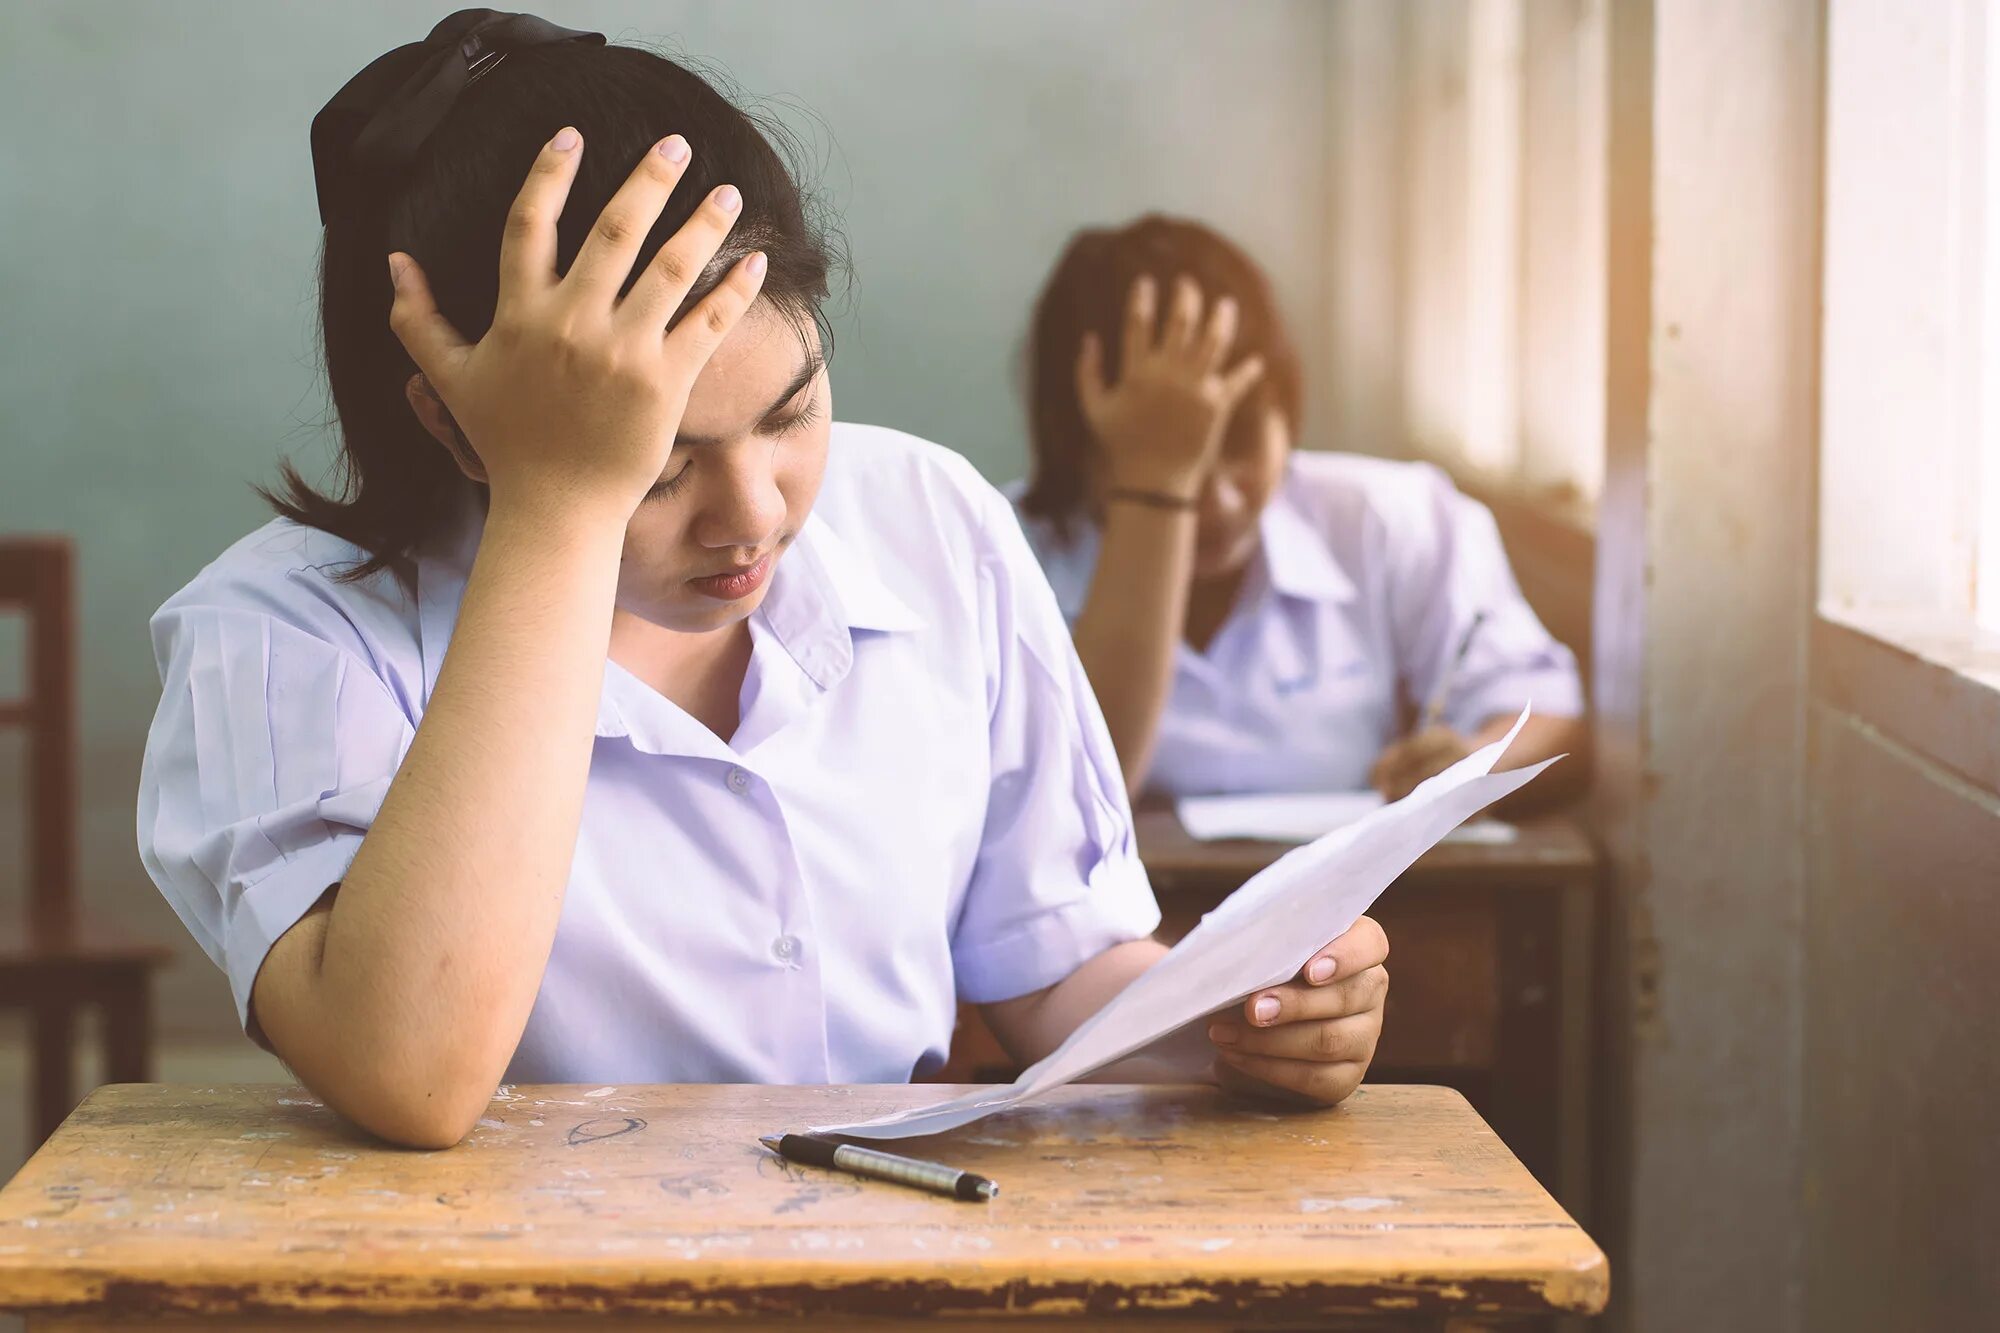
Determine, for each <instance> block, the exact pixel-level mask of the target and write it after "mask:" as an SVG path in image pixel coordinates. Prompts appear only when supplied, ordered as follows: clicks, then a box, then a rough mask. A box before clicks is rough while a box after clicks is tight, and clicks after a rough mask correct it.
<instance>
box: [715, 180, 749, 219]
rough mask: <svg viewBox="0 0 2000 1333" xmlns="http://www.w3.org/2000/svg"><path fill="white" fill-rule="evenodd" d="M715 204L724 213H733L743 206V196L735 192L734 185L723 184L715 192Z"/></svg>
mask: <svg viewBox="0 0 2000 1333" xmlns="http://www.w3.org/2000/svg"><path fill="white" fill-rule="evenodd" d="M715 206H716V207H717V208H719V209H721V210H722V211H723V212H725V213H734V212H735V211H736V210H737V209H739V208H741V207H743V196H742V195H740V194H738V193H737V192H736V187H735V186H734V185H725V186H723V187H722V188H721V189H719V190H717V191H716V192H715Z"/></svg>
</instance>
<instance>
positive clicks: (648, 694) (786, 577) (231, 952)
mask: <svg viewBox="0 0 2000 1333" xmlns="http://www.w3.org/2000/svg"><path fill="white" fill-rule="evenodd" d="M313 157H314V169H315V174H316V177H317V183H318V190H319V199H320V207H321V214H322V219H323V221H324V224H325V236H324V252H323V260H322V265H321V272H320V290H321V303H322V314H323V338H324V347H325V355H326V365H327V372H328V377H329V380H330V382H331V390H332V396H333V401H334V405H335V407H336V409H337V411H338V416H339V424H340V442H341V447H342V463H343V465H344V473H343V477H342V484H341V485H340V486H338V487H336V488H335V489H333V490H332V491H331V492H327V493H322V492H319V491H315V490H313V489H312V488H310V487H309V486H307V485H306V484H305V483H304V482H303V481H302V480H300V479H299V478H298V477H297V476H296V475H295V474H288V476H287V484H286V485H285V487H284V488H283V490H282V491H281V493H280V495H279V496H278V499H277V506H278V509H279V511H280V513H281V515H282V517H280V518H279V519H278V520H276V521H275V522H272V523H270V524H268V525H266V526H265V527H263V528H261V529H259V530H258V531H257V532H255V533H252V534H251V535H250V536H248V537H246V538H245V539H243V540H242V541H240V542H238V543H237V544H236V545H234V546H232V547H230V548H229V549H228V550H227V551H225V552H224V553H223V554H222V555H221V556H220V557H219V558H218V559H217V560H216V561H215V562H214V563H213V564H211V565H210V566H209V567H208V568H206V569H205V570H203V571H202V572H201V573H200V574H199V575H197V576H196V578H195V579H194V581H193V582H192V583H190V584H189V585H188V586H187V587H186V588H185V589H183V590H182V591H181V592H179V593H177V594H176V595H175V596H174V597H173V598H171V599H170V600H169V601H168V602H167V603H166V605H165V606H163V607H162V608H161V609H160V611H159V613H158V615H157V616H156V617H155V619H154V621H153V626H152V629H153V640H154V646H155V651H156V653H157V656H158V661H159V667H160V673H161V679H162V683H163V697H162V699H161V702H160V708H159V713H158V716H157V717H156V719H155V721H154V724H153V727H152V731H151V735H150V736H149V738H148V744H147V750H146V758H145V765H144V775H143V779H142V785H141V791H140V797H139V826H138V832H139V843H140V849H141V852H142V854H143V856H144V859H145V862H146V866H147V868H148V870H149V871H150V872H151V873H152V875H153V877H154V879H155V881H156V882H157V883H158V884H159V887H160V889H161V891H162V892H163V893H164V894H165V895H166V896H167V898H168V899H169V901H171V902H172V904H173V905H174V907H175V909H176V910H177V911H178V912H179V913H180V915H181V918H182V919H183V921H185V922H186V924H187V926H188V928H189V929H190V930H191V931H192V932H193V933H194V935H195V937H196V938H197V939H198V940H199V941H200V942H201V944H202V945H203V947H204V948H205V949H206V950H207V951H208V953H209V954H210V956H211V957H212V958H213V959H214V960H215V961H216V962H217V963H218V964H219V965H220V966H221V967H222V968H223V969H225V971H226V972H227V974H228V976H229V980H230V984H231V987H232V989H233V991H234V994H235V999H236V1004H237V1010H238V1014H239V1016H240V1018H241V1019H242V1021H243V1023H244V1025H245V1028H246V1030H247V1031H248V1032H249V1033H250V1034H251V1035H252V1036H253V1037H254V1038H255V1039H257V1040H259V1041H260V1042H263V1043H264V1044H266V1045H267V1046H268V1047H269V1048H270V1049H272V1050H273V1051H275V1052H276V1053H277V1054H278V1055H279V1056H281V1057H282V1058H283V1059H284V1060H285V1061H286V1062H287V1063H288V1064H289V1065H291V1066H292V1068H293V1069H294V1070H296V1071H297V1073H298V1074H299V1076H300V1077H301V1078H302V1079H303V1080H304V1081H305V1083H306V1084H308V1085H309V1086H310V1087H311V1088H313V1089H314V1090H315V1091H316V1092H318V1093H319V1094H321V1095H322V1096H323V1097H325V1099H326V1100H327V1101H328V1102H329V1103H330V1104H332V1105H333V1106H334V1107H335V1108H337V1109H338V1110H340V1111H342V1112H344V1113H345V1114H346V1115H348V1116H349V1117H351V1118H352V1119H353V1120H355V1121H357V1122H358V1123H360V1124H361V1125H363V1126H365V1127H367V1128H368V1129H371V1130H373V1131H375V1132H376V1133H378V1134H380V1135H383V1136H385V1137H387V1138H389V1139H393V1140H398V1141H401V1142H404V1143H409V1144H415V1145H445V1144H450V1143H452V1142H454V1141H456V1140H457V1139H459V1138H460V1137H461V1136H462V1135H464V1134H465V1133H466V1132H467V1130H468V1129H469V1128H470V1126H471V1125H472V1124H473V1122H474V1120H475V1119H476V1118H477V1117H478V1115H479V1114H480V1113H481V1112H482V1110H483V1109H484V1107H485V1105H486V1103H487V1101H488V1099H489V1098H490V1096H491V1094H492V1092H493V1089H494V1087H495V1085H496V1084H498V1083H499V1082H500V1081H501V1079H502V1078H503V1076H504V1077H507V1078H511V1079H518V1080H524V1081H532V1080H558V1081H586V1082H592V1083H597V1082H605V1083H610V1082H638V1081H698V1080H726V1081H770V1082H779V1081H783V1082H800V1083H817V1082H863V1083H865V1082H878V1081H897V1080H905V1079H908V1078H910V1077H911V1076H912V1075H913V1074H920V1073H922V1072H924V1071H925V1070H927V1069H930V1068H933V1067H935V1066H936V1065H937V1064H938V1063H940V1062H941V1060H942V1059H943V1056H944V1054H945V1050H946V1046H947V1043H948V1042H949V1040H950V1037H951V1031H952V1020H953V1016H954V1012H955V1007H956V999H957V997H960V996H962V997H964V998H966V999H968V1000H970V1001H973V1002H976V1003H979V1004H981V1005H983V1006H985V1015H986V1017H987V1019H988V1021H989V1022H990V1024H991V1026H992V1027H993V1029H994V1031H995V1032H996V1033H997V1034H998V1035H999V1036H1000V1037H1001V1038H1002V1040H1003V1041H1004V1042H1005V1043H1006V1044H1007V1045H1008V1046H1009V1048H1010V1049H1011V1052H1012V1053H1013V1054H1014V1055H1015V1056H1016V1057H1017V1058H1019V1059H1021V1060H1022V1061H1032V1060H1035V1059H1038V1058H1040V1057H1041V1056H1042V1055H1043V1054H1045V1053H1046V1052H1048V1051H1049V1050H1051V1049H1053V1048H1054V1047H1055V1046H1056V1044H1058V1043H1059V1042H1061V1041H1062V1040H1063V1038H1064V1037H1066V1036H1067V1035H1068V1034H1069V1033H1070V1031H1071V1030H1072V1029H1074V1028H1075V1027H1076V1025H1077V1024H1078V1023H1079V1022H1081V1021H1082V1020H1083V1018H1085V1017H1086V1016H1087V1015H1089V1014H1090V1013H1092V1012H1093V1011H1094V1010H1095V1009H1097V1008H1098V1007H1099V1006H1100V1005H1102V1004H1103V1003H1104V1001H1105V1000H1106V999H1107V998H1108V997H1110V996H1111V995H1112V994H1114V993H1115V992H1116V991H1117V990H1118V989H1119V988H1120V987H1122V986H1123V985H1124V984H1125V983H1126V982H1128V981H1129V980H1131V978H1132V977H1134V976H1135V975H1137V974H1138V973H1139V972H1140V971H1141V970H1143V969H1144V968H1146V967H1148V966H1150V965H1151V964H1152V963H1153V962H1154V961H1155V960H1157V959H1158V958H1159V957H1160V956H1161V953H1162V952H1163V948H1162V946H1161V945H1159V944H1157V943H1155V942H1153V941H1152V940H1151V939H1150V938H1149V932H1151V930H1152V929H1153V927H1154V924H1155V922H1156V921H1157V919H1158V912H1157V910H1156V908H1155V906H1154V903H1153V899H1152V896H1151V893H1150V891H1149V889H1148V887H1147V884H1146V880H1145V876H1144V874H1143V872H1142V870H1141V868H1140V865H1139V862H1138V860H1137V859H1136V856H1135V854H1134V850H1133V842H1132V831H1131V826H1130V817H1129V812H1128V808H1127V805H1126V801H1125V795H1124V791H1123V789H1122V787H1121V786H1120V784H1119V781H1118V776H1117V771H1116V764H1115V760H1114V759H1113V757H1112V754H1111V750H1110V746H1109V744H1108V742H1107V740H1106V737H1105V733H1104V728H1103V722H1102V720H1101V717H1100V715H1099V713H1098V711H1097V708H1096V706H1095V705H1094V704H1093V702H1092V701H1091V697H1090V692H1089V688H1088V686H1087V684H1086V682H1085V680H1084V677H1083V675H1082V673H1081V671H1080V670H1079V669H1078V667H1077V664H1076V659H1075V655H1074V653H1073V651H1072V649H1071V647H1070V643H1069V637H1068V634H1067V632H1066V631H1065V628H1064V626H1063V623H1062V620H1061V617H1060V615H1059V613H1058V611H1057V609H1056V605H1055V602H1054V600H1053V598H1051V597H1050V595H1049V591H1048V585H1047V584H1046V582H1045V581H1044V580H1043V578H1042V576H1041V574H1040V572H1039V570H1038V569H1037V568H1036V566H1035V563H1034V559H1033V556H1032V555H1031V554H1030V552H1029V551H1028V548H1027V546H1026V544H1025V543H1024V542H1023V541H1022V540H1021V535H1020V531H1019V529H1018V527H1017V526H1016V524H1015V522H1014V519H1013V516H1012V514H1011V513H1010V512H1009V510H1008V508H1007V506H1006V503H1005V502H1004V500H1002V499H1001V498H1000V497H999V496H998V495H997V493H995V492H994V491H992V490H991V489H989V488H988V487H986V486H985V485H984V484H982V483H981V482H980V480H979V479H978V478H977V477H976V476H975V475H974V474H973V473H972V471H971V470H970V469H969V468H968V467H966V466H965V465H964V464H963V463H962V462H960V461H958V460H956V459H955V458H954V457H953V456H952V455H951V454H950V453H948V452H946V451H944V450H941V449H938V448H936V447H934V446H932V445H929V444H925V443H923V442H921V441H918V440H914V439H911V438H909V437H907V436H904V435H900V434H897V433H894V432H892V431H887V430H880V429H874V428H870V427H861V426H830V425H829V420H830V413H831V403H830V391H829V388H828V381H827V374H826V355H827V345H826V343H825V342H824V340H823V337H822V333H821V330H820V327H819V322H818V317H819V305H820V301H821V300H822V298H823V297H824V295H825V292H826V288H827V274H828V266H829V261H828V251H827V248H826V245H825V243H824V241H823V240H822V238H821V236H820V234H819V233H818V232H816V231H815V229H814V227H813V226H812V225H811V223H810V221H809V215H808V211H807V209H806V205H805V201H804V200H803V199H802V197H801V194H800V190H799V187H798V186H797V184H796V183H795V182H794V180H793V179H792V177H791V176H790V175H789V174H788V172H787V170H786V168H785V166H784V164H783V162H782V161H781V159H780V158H779V156H778V155H777V153H775V152H774V151H773V149H772V147H771V145H770V143H769V142H768V141H767V139H766V137H765V136H764V134H763V133H761V132H760V130H759V127H758V126H757V125H756V124H755V123H754V122H752V121H751V120H750V119H749V118H748V117H746V116H745V115H744V114H743V113H742V112H740V111H739V110H737V109H736V108H735V107H733V106H731V105H730V104H729V103H728V102H727V101H725V100H724V99H723V98H722V97H721V96H720V95H718V94H717V93H716V92H715V91H714V90H713V89H712V88H711V87H709V85H708V84H706V83H704V82H703V81H702V80H701V79H700V78H698V77H696V76H695V75H693V74H691V73H690V72H688V71H687V70H686V69H684V68H682V67H680V66H678V65H676V64H674V63H672V62H670V61H668V60H665V59H662V58H661V57H659V56H657V55H654V54H652V53H650V52H647V51H644V50H639V49H633V48H627V47H617V46H607V45H605V44H604V42H603V39H602V38H601V37H600V36H597V35H596V34H588V33H578V32H572V31H568V30H566V29H562V28H557V27H554V26H553V25H550V24H548V23H545V22H542V21H541V20H539V19H536V18H533V17H531V16H526V15H509V14H496V13H493V12H491V11H486V10H467V11H463V12H461V13H458V14H455V15H453V16H451V17H450V18H448V19H446V20H445V21H444V22H443V23H441V24H439V25H438V27H437V28H436V29H435V30H434V31H433V32H432V33H431V34H430V36H429V37H428V38H427V39H426V40H424V41H422V42H419V43H413V44H411V45H408V46H403V47H399V48H397V49H396V50H394V51H391V52H390V53H388V54H387V55H385V56H383V57H382V58H381V59H379V60H377V61H376V62H374V63H373V64H371V65H369V66H368V67H367V68H366V69H364V70H363V71H362V72H361V73H360V74H358V75H356V76H355V78H354V79H353V80H352V81H351V82H349V83H348V84H347V86H346V87H344V88H343V89H342V90H341V92H340V93H339V94H338V95H337V96H336V97H335V98H334V99H333V100H332V102H330V103H329V104H328V106H327V107H326V109H325V110H324V111H323V112H322V113H321V114H320V116H319V117H318V118H316V120H315V122H314V126H313ZM1320 945H1324V946H1325V947H1324V948H1321V949H1320V950H1319V952H1318V953H1317V954H1315V955H1314V959H1313V961H1312V962H1311V963H1309V964H1308V966H1307V967H1306V968H1305V969H1304V971H1303V974H1302V975H1301V976H1300V977H1299V978H1298V979H1297V980H1296V981H1295V982H1294V983H1288V984H1285V985H1281V986H1277V987H1274V988H1272V989H1271V990H1269V991H1266V992H1262V993H1260V994H1258V995H1256V996H1253V997H1251V998H1250V999H1249V1000H1247V1001H1246V1002H1245V1004H1244V1008H1243V1012H1242V1013H1241V1014H1240V1015H1238V1014H1236V1013H1234V1012H1233V1011H1232V1012H1231V1013H1229V1014H1227V1015H1225V1016H1224V1018H1223V1020H1222V1021H1220V1022H1218V1023H1216V1025H1215V1026H1214V1029H1213V1031H1212V1035H1213V1037H1214V1040H1215V1042H1216V1050H1217V1053H1218V1055H1219V1058H1220V1060H1221V1062H1222V1065H1223V1068H1224V1070H1225V1071H1226V1073H1225V1074H1224V1077H1225V1079H1226V1080H1228V1081H1231V1082H1233V1083H1236V1084H1240V1085H1242V1086H1245V1087H1254V1088H1259V1089H1264V1090H1274V1091H1277V1092H1280V1093H1284V1094H1290V1095H1295V1096H1298V1097H1303V1098H1306V1099H1310V1100H1314V1101H1320V1102H1328V1101H1333V1100H1337V1099H1339V1098H1340V1097H1343V1096H1345V1095H1346V1094H1347V1093H1348V1092H1350V1091H1351V1090H1352V1089H1353V1088H1354V1086H1355V1084H1356V1082H1357V1081H1358V1080H1359V1078H1360V1076H1361V1073H1362V1071H1363V1070H1364V1069H1365V1067H1366V1066H1367V1064H1368V1061H1369V1059H1370V1058H1371V1056H1372V1054H1373V1051H1374V1048H1375V1041H1376V1036H1377V1034H1378V1032H1379V1030H1380V1024H1381V1006H1382V999H1383V994H1384V992H1385V990H1386V985H1387V981H1386V976H1385V974H1384V972H1383V969H1382V967H1381V963H1382V960H1383V957H1384V956H1385V954H1386V951H1387V945H1386V942H1385V941H1384V939H1383V937H1382V933H1381V931H1380V930H1379V929H1378V928H1376V927H1375V926H1374V924H1373V923H1372V922H1365V921H1364V922H1363V923H1362V924H1361V925H1359V926H1357V927H1356V928H1355V929H1354V930H1351V931H1349V932H1348V933H1347V934H1346V935H1344V936H1343V937H1342V938H1340V939H1339V940H1336V941H1332V942H1330V943H1329V942H1325V941H1314V942H1312V944H1311V945H1309V946H1308V947H1309V948H1310V947H1317V946H1320Z"/></svg>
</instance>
